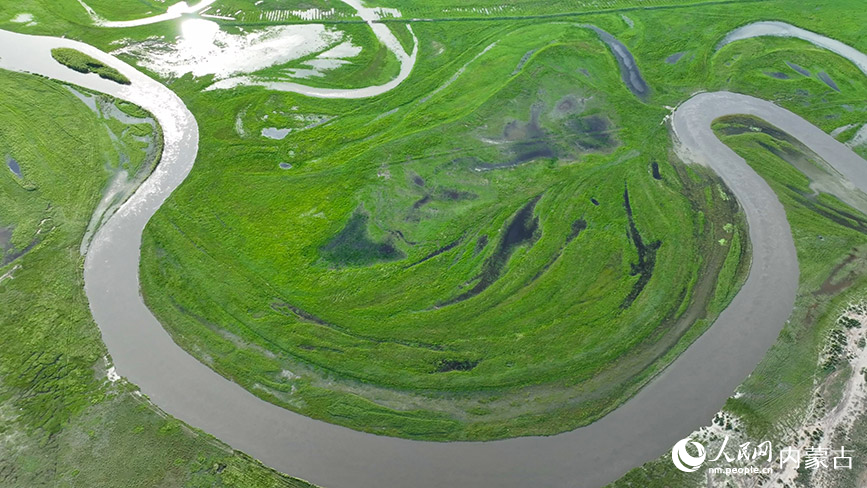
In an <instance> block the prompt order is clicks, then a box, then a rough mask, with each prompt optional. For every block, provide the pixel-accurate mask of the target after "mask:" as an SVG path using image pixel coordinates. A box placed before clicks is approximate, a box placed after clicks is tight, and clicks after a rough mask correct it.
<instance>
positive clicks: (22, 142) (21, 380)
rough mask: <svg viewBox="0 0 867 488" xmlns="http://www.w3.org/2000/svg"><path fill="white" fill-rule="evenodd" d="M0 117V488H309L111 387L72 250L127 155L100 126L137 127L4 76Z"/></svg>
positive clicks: (40, 83)
mask: <svg viewBox="0 0 867 488" xmlns="http://www.w3.org/2000/svg"><path fill="white" fill-rule="evenodd" d="M107 103H113V101H111V100H107ZM119 105H121V106H122V107H123V109H124V110H126V111H129V112H133V110H132V108H133V107H130V106H125V105H123V104H119ZM136 109H137V107H136ZM138 110H139V111H140V109H138ZM0 120H2V121H3V123H2V125H0V157H4V158H5V157H11V158H14V159H15V161H16V162H17V165H18V169H19V171H18V172H19V173H20V176H19V175H17V174H15V173H13V172H12V171H10V170H9V169H8V168H7V167H6V162H7V159H3V160H2V161H3V167H2V168H0V303H2V304H3V305H2V306H0V401H2V404H0V486H3V487H10V488H11V487H16V488H17V487H21V488H30V487H34V486H52V487H67V486H70V487H71V486H87V487H96V486H100V487H103V486H106V487H107V486H116V487H153V486H189V487H205V486H236V487H245V488H246V487H251V486H261V487H278V486H280V487H304V486H309V485H307V484H306V483H302V482H299V481H297V480H292V479H290V478H287V477H284V476H281V475H278V474H276V473H274V472H272V471H270V470H268V469H266V468H264V467H262V466H261V465H259V464H258V463H256V462H255V461H253V460H251V459H249V458H247V457H245V456H243V455H242V454H239V453H235V452H233V451H232V450H231V449H229V448H228V447H227V446H225V445H223V444H221V443H220V442H219V441H217V440H216V439H213V438H211V437H210V436H208V435H207V434H204V433H201V432H197V431H193V430H192V429H190V428H189V427H187V426H185V425H183V424H181V423H180V422H178V421H176V420H174V419H172V418H168V417H167V416H166V415H165V414H163V413H162V412H160V411H159V410H158V409H156V408H155V407H154V406H152V405H150V404H149V403H148V402H147V401H146V400H144V399H143V398H142V397H141V396H140V394H138V392H137V391H136V388H135V387H134V385H130V384H127V383H126V382H125V381H123V380H119V381H115V382H111V381H109V380H108V368H109V367H110V363H108V361H107V359H106V357H107V351H106V350H105V346H104V345H103V344H102V342H101V340H100V336H99V330H98V329H97V327H96V324H94V323H93V319H92V318H91V316H90V310H89V309H88V305H87V299H86V297H85V295H84V289H83V280H82V266H83V262H84V258H83V257H82V256H81V255H80V253H79V244H80V242H81V240H82V238H83V237H84V232H85V228H86V226H87V224H88V221H89V220H90V218H91V214H92V213H93V211H94V208H95V207H96V205H97V203H98V201H99V199H100V198H101V196H102V190H103V188H105V187H106V186H107V185H108V182H109V180H110V178H111V176H112V175H113V173H114V171H115V170H116V169H117V168H118V167H119V166H120V165H121V164H123V163H122V161H124V160H125V158H124V157H123V156H122V155H121V153H120V152H119V150H118V145H117V144H116V143H114V142H113V141H112V139H111V137H110V136H109V131H112V132H118V133H120V132H121V130H122V129H131V128H132V127H134V126H131V127H123V126H122V125H121V126H119V123H118V122H117V121H115V120H109V119H105V118H102V117H101V116H99V115H97V114H96V113H94V112H92V111H91V110H90V109H89V108H88V107H87V106H86V105H85V104H84V103H82V102H81V101H79V99H78V98H76V97H75V96H74V95H73V94H72V93H71V92H70V91H69V90H67V88H66V87H64V86H62V85H60V84H57V83H54V82H51V81H47V80H44V79H42V78H38V77H34V76H28V75H20V74H13V73H10V72H7V71H2V70H0ZM123 147H126V148H127V149H125V150H128V151H129V152H127V154H126V157H128V158H130V160H131V161H133V163H132V164H136V163H135V161H139V163H140V162H141V159H142V158H143V155H142V154H137V153H136V152H133V151H130V150H129V147H130V146H123ZM138 152H144V151H143V149H141V148H138Z"/></svg>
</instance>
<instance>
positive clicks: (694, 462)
mask: <svg viewBox="0 0 867 488" xmlns="http://www.w3.org/2000/svg"><path fill="white" fill-rule="evenodd" d="M687 444H689V437H687V438H686V439H682V440H681V441H680V442H678V443H677V444H675V445H674V447H672V448H671V462H673V463H674V466H675V467H677V469H679V470H681V471H683V472H684V473H692V472H693V471H696V470H698V468H700V467H701V464H702V463H703V462H704V460H705V458H706V457H707V454H706V453H705V451H704V446H703V445H701V444H699V443H698V442H695V441H693V443H692V445H693V446H695V448H696V449H697V450H698V456H693V455H692V454H690V453H689V452H687V450H686V445H687Z"/></svg>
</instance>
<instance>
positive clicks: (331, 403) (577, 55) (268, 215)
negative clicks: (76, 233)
mask: <svg viewBox="0 0 867 488" xmlns="http://www.w3.org/2000/svg"><path fill="white" fill-rule="evenodd" d="M505 28H506V26H499V25H498V26H493V27H490V28H489V29H491V30H492V31H493V32H491V33H490V34H488V35H486V36H478V37H477V38H475V39H473V41H475V44H476V45H480V46H482V47H484V46H485V45H490V44H491V43H493V42H494V41H496V45H495V46H494V47H492V48H491V49H490V51H489V52H488V53H486V55H485V56H483V57H482V58H480V59H479V60H477V61H476V63H478V64H477V65H472V66H470V68H469V69H471V70H475V72H478V73H484V74H485V76H463V77H460V78H458V79H457V80H455V81H454V83H452V84H451V85H450V86H449V87H448V88H446V89H444V90H442V91H439V92H437V91H436V89H437V86H438V85H440V86H441V85H442V84H443V83H445V80H443V79H442V77H441V78H440V80H436V81H435V83H437V84H436V85H434V84H428V85H429V86H426V87H425V86H421V87H418V88H415V87H413V88H411V89H410V90H397V91H396V92H395V94H394V95H387V96H386V97H384V99H383V100H382V101H377V102H374V104H375V105H381V104H389V105H387V106H389V107H399V108H398V110H397V112H394V113H392V114H390V115H386V116H385V117H381V118H378V117H379V116H380V115H381V114H382V113H383V112H385V113H386V114H388V112H389V111H390V110H393V108H392V109H386V110H382V111H379V110H376V111H375V110H368V109H366V108H364V109H353V106H358V105H359V103H358V102H351V101H347V102H323V101H311V100H305V99H303V98H302V97H297V96H292V95H268V96H265V97H263V96H262V95H261V93H260V92H258V91H257V90H240V89H239V90H236V91H234V92H231V93H225V94H222V93H217V94H211V93H207V94H202V95H193V96H192V97H191V98H190V99H189V100H190V102H191V104H192V107H194V108H193V110H194V111H195V110H196V108H195V107H197V106H200V107H202V108H204V107H209V108H208V110H209V112H211V115H209V116H206V117H205V119H204V120H203V123H202V125H201V127H202V135H203V138H202V139H203V141H207V142H204V143H203V147H211V146H209V144H214V146H213V150H204V151H203V152H202V154H203V158H202V159H200V163H201V167H202V168H207V169H205V170H204V171H202V172H199V173H196V172H194V173H193V174H192V175H191V177H190V180H188V182H187V183H185V184H184V185H183V186H182V187H181V188H179V190H178V191H177V192H176V193H175V195H174V196H173V198H172V200H171V201H170V202H169V203H168V204H167V205H166V207H165V210H161V212H160V214H159V215H157V216H156V217H155V219H154V220H153V221H152V223H151V224H150V226H149V230H148V232H147V233H146V235H145V242H144V245H143V265H142V282H143V290H144V293H145V296H146V299H147V300H148V303H149V304H150V306H151V307H152V308H153V309H154V310H155V311H156V312H157V314H158V316H160V318H161V319H162V320H163V321H164V323H166V324H168V329H169V330H170V331H171V332H172V334H173V335H174V337H175V338H176V340H177V341H179V342H180V343H182V344H183V345H184V346H185V347H187V348H188V349H190V350H193V351H200V352H201V353H203V354H200V356H201V357H202V358H204V357H205V354H207V356H208V357H209V358H210V363H209V364H210V365H211V366H212V367H214V368H215V369H217V370H218V371H220V372H221V373H223V374H226V375H228V376H230V377H232V378H233V379H234V380H236V381H238V382H239V383H241V384H244V385H245V386H247V387H248V388H250V389H251V391H254V392H256V393H257V394H259V395H261V396H263V397H264V398H266V399H268V400H271V401H275V402H277V403H280V404H282V405H285V406H287V407H289V408H293V409H296V410H298V411H301V412H303V413H305V414H307V415H310V416H314V417H318V418H322V419H325V420H329V421H332V422H338V423H342V424H346V425H350V426H352V427H354V428H358V429H364V430H369V431H374V432H380V433H387V434H391V435H405V436H409V437H416V438H431V439H468V438H469V439H481V438H495V437H506V436H510V435H521V434H532V433H546V434H550V433H556V432H559V431H562V430H566V429H569V428H572V427H575V426H577V425H581V424H585V423H587V422H589V421H591V420H593V419H595V418H598V417H599V416H600V415H602V414H604V413H605V412H607V411H609V410H610V409H611V408H612V407H614V406H616V405H617V404H618V403H619V402H620V401H622V400H623V399H624V398H626V397H628V396H629V395H630V394H632V393H633V392H634V391H635V390H636V389H637V388H638V387H640V385H641V384H643V383H644V382H645V381H647V379H649V378H650V377H651V376H652V374H653V373H654V372H655V371H657V370H658V368H659V367H661V365H662V364H664V362H660V361H659V360H660V358H662V359H663V360H664V361H668V360H670V359H671V358H672V357H673V355H674V354H673V353H674V352H676V351H677V350H679V349H681V348H682V347H683V346H684V345H685V343H686V342H681V341H680V340H681V339H682V338H684V336H685V335H689V337H693V338H694V337H695V335H696V334H697V333H698V332H700V331H701V330H702V329H703V328H704V327H706V326H707V325H708V324H709V323H710V321H711V320H712V318H713V317H714V316H715V314H716V313H717V312H718V311H719V310H721V309H722V307H723V306H724V305H725V303H726V300H727V299H728V298H730V297H731V295H732V289H733V288H734V287H736V285H737V281H738V280H737V278H738V276H740V275H742V274H743V271H744V269H743V266H742V265H741V264H740V263H742V261H743V258H744V257H745V253H744V252H743V250H744V249H745V248H744V246H741V245H740V243H741V242H742V240H743V238H742V236H741V233H742V230H741V229H742V227H741V226H738V225H733V226H729V229H737V230H726V225H727V224H737V223H738V217H737V216H736V215H735V213H736V210H737V209H736V207H735V206H734V205H732V204H731V203H726V200H730V198H729V197H726V195H725V191H724V190H723V189H722V188H721V187H720V185H719V183H718V182H715V180H713V178H711V177H710V176H709V175H698V174H695V175H687V173H686V172H684V171H682V170H676V169H675V168H674V167H673V166H672V165H671V164H670V163H669V158H668V154H667V152H666V149H665V148H666V146H667V144H668V134H667V131H666V129H665V127H664V126H660V125H659V122H660V121H661V120H662V118H663V116H664V115H665V113H666V112H665V110H664V109H660V108H657V107H653V106H645V105H642V104H640V103H638V102H637V101H636V100H635V98H634V97H633V96H632V94H630V93H629V92H628V91H627V90H626V89H625V88H624V87H623V85H622V83H621V82H620V76H619V73H618V71H617V69H616V65H615V63H614V62H613V60H612V59H611V56H610V54H609V52H608V50H607V48H606V47H605V46H604V45H602V44H601V43H599V42H598V40H597V39H596V37H595V34H593V33H592V32H590V31H588V30H587V29H582V28H579V27H576V26H573V25H569V24H558V25H542V26H536V25H527V26H524V27H522V28H520V29H508V30H504V29H505ZM449 29H453V28H451V27H449ZM419 30H421V29H419ZM446 30H448V29H444V28H441V27H439V26H437V27H435V31H434V32H435V33H434V32H430V31H428V30H427V28H426V32H424V33H423V34H426V38H427V39H441V38H442V36H443V35H444V34H446ZM479 37H480V38H481V39H479ZM528 42H530V43H529V44H528ZM421 49H422V51H421V59H426V58H428V59H433V60H435V61H433V64H434V66H431V67H427V66H425V65H424V64H422V65H420V67H419V70H420V71H422V72H423V70H425V69H436V63H438V62H441V61H440V60H439V59H437V56H436V53H435V51H434V50H436V49H437V47H436V46H435V45H434V44H433V43H430V42H429V43H427V44H426V45H425V44H423V45H422V46H421ZM534 50H535V51H536V52H534V53H533V54H532V56H531V59H529V60H528V61H527V62H526V63H524V65H523V66H521V67H519V66H518V64H519V61H520V60H521V58H522V57H523V56H524V55H525V54H526V53H527V52H528V51H534ZM432 51H434V52H432ZM477 53H478V51H477V50H473V51H470V52H468V53H467V55H466V56H465V57H463V58H462V59H461V60H458V61H451V64H452V65H455V64H464V63H466V62H468V61H469V60H470V59H471V58H470V56H474V55H475V54H477ZM443 61H445V60H443ZM582 70H586V71H587V73H589V76H588V75H587V74H585V73H584V71H582ZM438 71H439V72H440V73H443V72H444V73H448V76H451V75H452V74H453V73H454V72H455V71H456V69H454V68H448V69H439V70H438ZM440 76H442V75H440ZM410 86H411V85H410ZM181 91H182V93H183V90H181ZM388 98H390V99H391V100H389V99H388ZM394 99H397V100H401V99H404V100H406V101H395V100H394ZM407 99H408V100H407ZM199 104H201V105H199ZM366 105H370V104H369V103H368V104H366ZM293 107H294V108H295V112H298V113H307V114H314V115H325V116H330V117H337V118H336V119H335V120H333V121H332V122H330V123H328V124H326V125H323V126H320V127H317V128H315V129H309V130H306V131H298V132H296V133H293V134H290V136H289V137H287V138H286V139H285V140H284V141H281V142H280V143H274V142H273V141H268V140H263V139H254V140H246V139H245V140H242V141H238V139H237V137H236V136H235V134H234V133H233V131H232V130H231V127H232V125H231V121H234V120H235V119H236V114H243V120H244V121H245V123H244V126H245V127H247V128H248V129H249V128H253V130H252V131H249V130H248V131H249V132H253V133H256V130H255V128H256V127H257V125H256V124H259V125H262V124H264V123H267V124H271V123H272V122H273V120H272V119H271V118H270V117H269V118H268V120H267V122H264V121H262V119H263V118H264V116H265V115H268V114H272V115H273V114H277V115H279V114H286V113H292V109H293ZM616 107H630V109H629V110H626V111H621V110H617V108H616ZM341 114H342V115H341ZM229 141H231V142H229ZM485 141H496V142H495V143H491V142H485ZM637 147H641V148H647V149H644V150H642V151H638V150H636V149H635V148H637ZM653 148H657V149H653ZM269 154H270V156H268V155H269ZM205 155H208V156H205ZM281 161H285V162H289V163H291V164H292V165H293V168H292V169H291V170H289V171H285V170H281V169H280V168H279V167H278V165H277V163H278V162H281ZM654 162H655V163H656V164H657V165H658V166H659V167H660V168H661V170H660V173H661V175H660V179H656V178H654V177H653V175H652V169H651V167H652V165H653V163H654ZM504 165H505V166H504ZM507 166H508V167H507ZM229 168H232V170H231V177H223V176H219V175H228V169H229ZM693 178H695V179H693ZM215 185H216V186H215ZM203 186H208V187H210V188H211V189H214V188H215V187H216V188H219V190H218V191H216V192H204V191H203ZM627 190H628V192H629V193H628V195H629V203H630V207H631V210H632V212H633V216H634V219H633V220H634V222H633V223H634V225H635V227H634V229H635V230H634V232H633V231H630V229H631V225H632V224H630V219H629V217H628V215H627V212H626V209H625V203H626V202H625V198H624V197H625V195H624V194H625V192H626V191H627ZM225 195H237V197H238V199H239V200H243V201H244V203H240V204H239V203H238V202H236V201H234V200H235V199H234V198H233V199H232V203H229V200H227V199H226V198H224V196H225ZM507 195H508V197H507ZM531 201H535V202H536V203H535V205H534V208H533V209H532V210H533V215H534V219H535V220H536V221H537V223H536V224H534V226H535V227H536V230H535V232H534V235H533V236H530V237H527V238H526V239H525V240H523V241H522V242H521V243H520V244H518V245H515V246H511V247H510V248H509V249H506V247H509V246H504V244H503V243H504V239H505V238H504V237H503V236H504V235H506V234H507V233H508V232H507V230H506V229H507V228H508V227H510V226H511V224H512V222H513V221H514V220H515V216H516V215H517V213H518V212H519V210H520V209H521V208H522V207H525V206H526V205H527V204H528V202H531ZM593 201H595V202H596V204H594V203H593ZM580 221H583V222H584V225H586V228H584V229H583V230H581V231H580V233H578V235H572V234H573V229H575V228H576V227H575V226H576V223H578V222H580ZM360 222H363V223H364V224H365V225H366V228H363V229H359V223H360ZM639 240H640V241H642V242H643V244H642V248H643V247H647V248H648V249H642V253H641V255H639V251H638V247H639V246H638V245H637V242H638V241H639ZM721 240H724V242H725V244H724V245H721V244H720V241H721ZM657 242H659V243H660V244H658V245H657V246H658V249H656V248H653V249H650V248H651V247H654V245H656V244H655V243H657ZM345 243H353V244H358V245H355V246H352V247H348V244H345ZM365 243H366V244H365ZM341 246H343V247H341ZM685 252H686V253H689V254H688V255H689V256H691V257H689V258H688V259H685V254H684V253H685ZM645 254H647V256H645ZM699 256H704V258H703V259H702V258H700V257H699ZM230 262H231V264H225V263H230ZM676 262H677V263H683V262H688V263H690V264H689V265H685V266H684V265H675V264H674V263H676ZM218 263H219V264H218ZM726 265H727V266H728V268H732V269H738V268H740V272H732V273H731V274H732V276H730V279H729V280H728V281H727V282H725V283H724V284H722V285H721V286H716V275H717V273H718V272H719V270H720V269H721V268H722V267H723V266H726ZM480 275H485V276H480ZM203 283H219V284H217V285H212V286H207V287H205V286H200V285H202V284H203ZM566 283H568V284H569V285H568V286H564V285H565V284H566ZM158 288H159V289H158ZM692 326H695V329H692ZM688 333H689V334H688ZM206 351H207V352H206ZM614 364H617V367H612V365H614ZM326 385H328V386H327V387H326ZM528 398H529V399H531V401H527V399H528ZM411 405H429V407H427V408H426V409H419V408H415V407H413V408H407V406H411ZM564 419H568V420H564Z"/></svg>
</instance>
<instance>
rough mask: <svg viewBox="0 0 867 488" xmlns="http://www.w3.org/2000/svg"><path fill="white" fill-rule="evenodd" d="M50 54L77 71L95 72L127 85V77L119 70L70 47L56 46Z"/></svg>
mask: <svg viewBox="0 0 867 488" xmlns="http://www.w3.org/2000/svg"><path fill="white" fill-rule="evenodd" d="M51 56H52V57H53V58H54V59H55V60H56V61H57V62H58V63H60V64H62V65H64V66H66V67H67V68H70V69H73V70H75V71H78V72H79V73H95V74H97V75H99V77H100V78H105V79H106V80H111V81H113V82H115V83H120V84H121V85H129V84H130V81H129V78H127V77H126V76H124V75H122V74H121V73H120V71H118V70H116V69H114V68H112V67H111V66H106V65H105V64H103V63H102V62H100V61H97V60H96V59H94V58H92V57H90V56H88V55H87V54H84V53H83V52H81V51H78V50H76V49H72V48H66V47H58V48H54V49H52V50H51Z"/></svg>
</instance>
